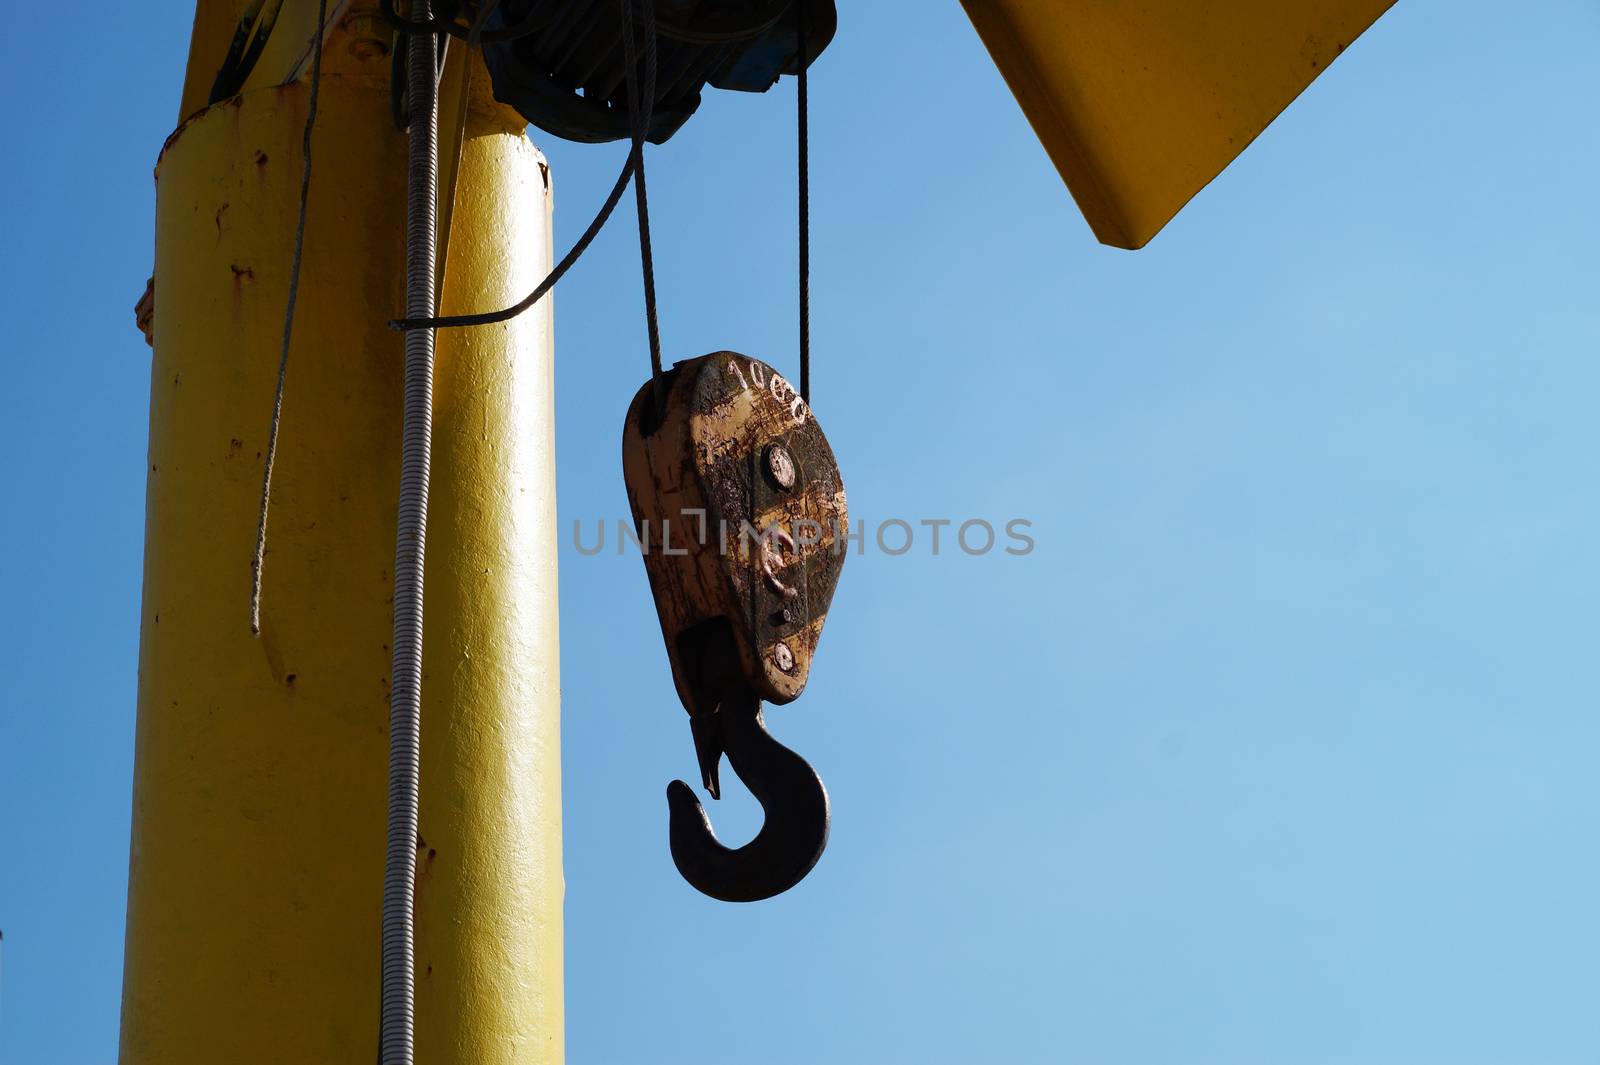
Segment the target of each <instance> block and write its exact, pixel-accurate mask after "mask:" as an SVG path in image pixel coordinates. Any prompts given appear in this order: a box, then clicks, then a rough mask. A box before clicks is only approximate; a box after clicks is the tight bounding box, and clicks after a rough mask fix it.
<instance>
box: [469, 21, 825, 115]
mask: <svg viewBox="0 0 1600 1065" xmlns="http://www.w3.org/2000/svg"><path fill="white" fill-rule="evenodd" d="M802 5H803V7H804V10H803V11H802V10H799V9H800V8H801V7H802ZM655 23H656V41H655V48H656V69H657V74H656V92H655V98H654V100H652V101H649V103H650V104H651V105H652V106H651V107H650V109H649V110H650V111H651V113H652V116H653V117H652V119H651V122H650V127H649V131H648V134H647V136H648V138H649V140H650V141H651V142H653V143H655V144H660V143H662V142H664V141H666V140H667V139H668V138H669V137H671V136H672V135H673V134H674V133H676V132H677V131H678V127H680V126H682V125H683V124H684V122H686V121H687V120H688V118H689V116H690V115H692V114H694V112H695V109H696V108H697V107H699V106H700V93H701V91H702V90H703V89H704V88H705V87H706V86H707V85H710V86H711V87H712V88H716V89H735V90H738V91H739V92H766V91H767V90H768V89H770V88H771V87H772V86H773V85H774V84H776V82H777V80H778V77H779V76H780V75H782V74H794V73H797V72H798V69H799V66H800V63H799V58H800V56H801V55H804V56H805V61H806V63H807V64H809V63H810V61H811V60H813V59H815V58H816V57H817V56H818V55H819V54H820V53H821V52H822V50H823V49H824V48H826V47H827V46H828V42H830V41H831V40H833V33H834V29H835V26H836V25H837V15H836V13H835V10H834V3H833V0H655ZM486 25H487V30H486V31H485V33H484V35H483V57H484V62H485V63H486V64H487V65H488V67H489V73H490V75H491V77H492V78H493V80H494V94H495V97H496V99H498V100H500V101H501V102H502V103H507V104H510V105H511V106H512V107H515V108H516V109H517V110H518V111H519V112H520V113H521V114H522V116H523V117H524V118H526V119H527V120H528V121H529V122H531V123H533V124H534V125H535V126H538V127H539V128H540V129H542V130H544V131H545V132H547V133H553V134H555V135H556V136H558V137H565V138H567V139H568V140H575V141H587V142H590V143H596V142H600V141H613V140H623V139H625V138H627V137H628V135H629V122H628V106H627V85H626V81H625V74H626V66H625V61H624V59H623V45H622V20H621V13H620V12H619V10H618V5H617V4H615V3H613V2H609V0H503V2H502V3H501V4H500V5H499V7H497V8H496V9H495V11H494V13H493V14H492V15H491V16H490V17H489V20H488V22H487V24H486ZM800 26H804V27H805V40H804V42H802V41H801V40H800V37H799V29H798V28H799V27H800ZM802 43H803V45H804V47H803V48H802Z"/></svg>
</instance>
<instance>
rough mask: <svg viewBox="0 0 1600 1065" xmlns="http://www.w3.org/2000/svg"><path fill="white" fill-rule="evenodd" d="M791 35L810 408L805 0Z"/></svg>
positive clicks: (803, 379)
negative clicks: (795, 45)
mask: <svg viewBox="0 0 1600 1065" xmlns="http://www.w3.org/2000/svg"><path fill="white" fill-rule="evenodd" d="M794 9H795V27H796V28H795V34H796V36H797V38H798V39H799V42H800V47H799V51H798V53H797V55H796V59H795V61H796V62H797V63H798V64H799V67H800V69H799V70H798V71H797V72H796V78H797V80H798V83H799V85H798V92H797V102H796V105H795V110H796V111H797V112H798V116H797V120H796V125H797V127H798V135H797V139H798V140H799V145H798V151H797V155H798V156H799V169H800V174H799V187H800V188H799V200H800V212H799V213H800V398H801V399H802V400H804V401H805V403H806V406H808V407H809V406H810V405H811V130H810V117H809V111H810V107H809V102H808V100H807V99H806V0H795V5H794Z"/></svg>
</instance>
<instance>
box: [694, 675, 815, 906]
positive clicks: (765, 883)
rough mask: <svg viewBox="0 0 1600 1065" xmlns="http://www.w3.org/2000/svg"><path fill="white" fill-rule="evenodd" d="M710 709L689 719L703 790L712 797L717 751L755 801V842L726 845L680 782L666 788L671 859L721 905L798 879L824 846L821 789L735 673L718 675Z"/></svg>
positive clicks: (770, 891) (773, 892)
mask: <svg viewBox="0 0 1600 1065" xmlns="http://www.w3.org/2000/svg"><path fill="white" fill-rule="evenodd" d="M725 678H726V679H725V681H724V683H723V686H722V687H723V693H722V698H721V700H720V701H719V705H718V707H717V709H716V712H715V713H712V714H706V715H703V716H701V717H697V718H694V719H692V724H693V726H694V731H695V747H696V749H697V750H698V752H699V755H700V767H701V773H702V776H703V777H704V780H705V785H706V790H707V791H709V792H710V793H711V795H712V797H713V798H715V797H718V796H719V793H720V788H719V785H718V781H717V766H718V763H719V762H720V761H721V757H722V754H723V753H724V752H726V753H727V755H728V762H729V764H730V765H732V766H733V771H734V772H735V773H736V774H738V777H739V779H740V780H742V781H744V784H745V787H747V788H749V789H750V793H751V794H752V795H754V796H755V797H756V800H757V801H758V802H760V803H761V808H762V810H763V811H765V813H766V820H765V821H764V822H763V824H762V826H761V831H760V832H758V833H756V837H755V839H752V840H751V841H750V842H749V843H746V844H745V845H744V846H742V847H727V846H724V845H723V844H722V843H720V842H718V840H717V837H716V835H715V834H714V833H713V832H712V830H711V818H710V817H708V816H707V815H706V810H705V807H704V806H702V805H701V804H700V800H699V799H698V798H696V797H695V793H694V789H692V788H690V787H689V785H687V784H685V783H684V782H683V781H681V780H674V781H673V782H672V783H671V784H669V785H667V806H668V808H669V810H670V812H671V830H670V838H671V842H672V862H673V864H674V865H676V866H677V867H678V872H679V873H681V874H682V875H683V878H684V879H685V880H687V881H688V882H689V883H690V885H692V886H693V887H694V888H696V889H697V890H699V891H701V892H703V893H705V894H707V895H710V896H711V897H712V898H714V899H721V900H722V901H724V902H756V901H758V900H760V899H767V898H771V897H772V896H774V895H777V894H780V893H782V892H784V891H788V890H789V889H790V888H792V887H794V886H795V885H796V884H798V883H799V882H800V881H801V879H802V878H804V877H805V875H806V874H807V873H809V872H810V871H811V868H812V866H814V865H816V864H817V859H818V858H821V857H822V849H823V848H824V847H826V846H827V845H828V819H829V813H828V791H827V789H826V788H825V787H823V785H822V778H820V777H819V776H817V772H816V770H814V769H812V768H811V766H810V764H809V763H807V762H806V760H805V759H804V758H801V757H800V756H799V755H798V754H796V753H794V752H793V751H791V750H790V749H789V748H787V747H785V746H784V745H783V744H781V743H779V742H778V741H777V740H775V739H773V738H772V736H771V735H769V734H768V732H767V727H766V721H765V720H764V719H763V717H762V713H761V700H760V698H759V697H757V696H756V695H755V693H754V692H752V691H751V690H750V686H749V685H748V684H747V683H746V682H745V681H744V679H743V678H742V677H740V676H738V675H737V674H736V673H729V674H726V675H725Z"/></svg>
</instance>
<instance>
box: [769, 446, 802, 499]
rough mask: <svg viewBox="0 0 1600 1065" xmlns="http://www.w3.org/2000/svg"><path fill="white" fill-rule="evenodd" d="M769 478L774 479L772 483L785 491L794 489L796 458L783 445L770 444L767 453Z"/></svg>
mask: <svg viewBox="0 0 1600 1065" xmlns="http://www.w3.org/2000/svg"><path fill="white" fill-rule="evenodd" d="M765 457H766V464H767V476H768V477H771V478H772V483H773V484H775V485H777V486H778V487H779V488H782V489H783V490H784V491H786V492H787V491H788V490H789V489H791V488H793V487H794V482H795V476H796V472H795V465H794V456H793V455H791V454H789V452H788V449H786V448H785V447H784V446H783V445H782V444H768V445H767V452H766V456H765Z"/></svg>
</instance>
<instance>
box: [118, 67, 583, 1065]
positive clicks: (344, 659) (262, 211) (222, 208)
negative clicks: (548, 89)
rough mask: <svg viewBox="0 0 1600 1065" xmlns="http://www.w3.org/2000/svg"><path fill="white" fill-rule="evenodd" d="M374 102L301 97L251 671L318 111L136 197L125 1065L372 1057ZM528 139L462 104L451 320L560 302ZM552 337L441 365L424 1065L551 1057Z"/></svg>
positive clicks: (377, 283) (499, 329) (273, 126)
mask: <svg viewBox="0 0 1600 1065" xmlns="http://www.w3.org/2000/svg"><path fill="white" fill-rule="evenodd" d="M337 47H340V44H339V42H337V41H336V42H335V43H334V44H332V45H330V48H337ZM377 67H378V69H375V70H374V71H373V72H372V73H371V74H370V75H363V74H359V73H330V75H329V76H328V77H327V78H326V79H325V82H324V85H323V89H322V102H321V113H320V116H319V118H318V124H317V130H316V141H315V146H316V160H317V162H316V171H315V176H314V178H313V182H312V191H311V201H310V203H311V207H310V220H309V226H308V230H307V239H306V251H305V267H304V273H303V279H302V287H301V292H300V304H299V314H298V319H297V322H296V327H295V339H294V349H293V355H292V357H291V362H290V366H289V376H288V390H287V396H286V401H285V414H284V423H283V430H282V441H281V450H280V453H279V456H278V463H277V469H276V477H275V480H274V485H273V507H272V517H271V526H270V530H271V531H270V537H269V540H268V552H267V556H266V565H265V588H264V598H263V610H262V620H263V633H262V637H261V638H260V639H254V638H252V637H251V635H250V631H249V625H248V608H247V607H248V595H249V585H250V556H251V546H252V542H253V536H254V528H255V522H256V503H257V495H258V492H259V489H260V479H261V460H262V452H263V450H264V448H265V443H266V434H267V427H268V417H269V414H270V411H271V402H272V390H273V383H274V379H275V373H276V365H277V352H278V344H279V331H280V327H281V322H282V315H283V308H284V298H285V290H286V284H287V276H288V267H289V260H290V249H291V240H292V234H293V230H294V220H295V211H296V206H297V196H298V189H299V179H300V165H301V156H300V138H301V133H302V128H303V124H304V121H305V108H306V103H307V87H306V86H305V85H304V84H297V85H291V86H288V87H283V88H276V87H267V88H261V89H257V90H254V91H248V92H246V93H245V94H244V95H243V96H242V97H240V98H237V99H236V100H233V101H229V102H227V103H224V104H221V105H218V106H217V107H214V108H211V109H209V110H206V111H204V112H203V113H201V114H199V115H197V116H196V117H194V118H193V119H192V120H191V121H189V122H188V123H187V124H185V125H184V126H183V127H182V128H181V130H180V131H179V132H178V133H177V134H175V135H174V137H173V138H172V139H171V140H170V141H169V142H168V144H167V146H166V148H165V150H164V153H163V155H162V158H161V161H160V164H159V166H158V169H157V211H156V215H157V225H156V269H155V278H156V280H155V315H154V348H155V351H154V364H153V371H152V377H151V415H150V454H149V466H148V501H147V523H146V535H147V546H146V558H145V583H144V603H143V615H142V627H143V631H142V643H141V652H140V687H139V717H138V729H137V764H136V769H135V785H134V810H133V838H132V849H131V869H130V882H129V900H128V902H129V906H128V933H127V956H126V972H125V986H124V1000H123V1029H122V1062H123V1063H124V1065H146V1063H150V1065H154V1063H161V1065H201V1063H204V1065H216V1063H218V1062H227V1063H230V1065H233V1063H241V1065H248V1063H255V1062H262V1063H268V1062H270V1063H272V1065H283V1063H288V1062H292V1063H295V1065H302V1063H304V1065H310V1063H323V1062H327V1063H333V1062H339V1063H349V1062H370V1061H372V1060H374V1057H375V1052H376V1041H377V1031H378V1000H379V994H378V987H379V923H380V910H381V893H382V880H383V866H384V827H385V809H386V799H385V791H386V758H387V739H386V735H385V732H386V729H387V713H388V710H387V695H388V677H387V673H388V670H389V648H388V643H389V635H390V594H391V584H390V576H391V574H390V569H391V565H392V560H393V551H394V545H393V539H394V531H395V518H396V496H397V489H398V456H399V443H400V411H401V389H400V367H401V341H400V337H399V335H398V334H396V333H393V332H391V331H390V330H388V329H387V328H386V327H385V324H384V323H385V321H386V319H388V318H389V317H391V316H392V315H393V314H394V313H395V312H396V311H398V310H399V309H400V308H401V305H402V300H401V296H402V288H403V284H402V281H403V264H402V243H403V224H404V212H405V208H404V202H405V195H404V193H405V178H404V153H405V140H404V138H403V137H402V136H400V135H399V134H397V133H396V132H395V130H394V128H393V125H392V123H391V122H390V119H389V103H388V99H387V95H386V93H387V82H388V72H387V61H386V60H382V61H379V62H378V63H377ZM473 81H474V84H475V85H478V86H487V84H488V78H487V77H486V76H484V75H483V74H482V72H481V71H480V72H479V74H478V76H476V77H475V78H474V79H473ZM522 129H523V124H522V122H521V121H520V119H517V118H515V117H514V116H512V115H510V114H508V113H507V112H505V111H504V110H502V109H500V108H499V107H497V106H496V105H494V104H493V103H492V102H491V101H489V100H488V99H487V98H486V93H485V94H484V95H483V96H481V97H475V98H474V100H473V104H472V107H471V109H470V112H469V116H468V128H467V132H466V136H465V138H464V144H463V148H462V156H461V163H460V166H461V181H460V183H459V186H458V189H457V194H456V198H455V203H454V222H453V228H454V231H455V237H454V239H453V240H452V242H451V245H450V249H449V257H448V268H447V277H446V281H445V289H444V298H443V309H444V310H445V311H446V312H450V311H454V310H464V309H482V308H486V307H495V306H501V305H503V304H504V303H506V302H509V301H510V300H512V299H514V298H517V297H520V296H521V295H523V294H524V293H526V292H527V291H528V290H529V289H531V288H532V287H533V285H534V284H535V283H536V282H537V281H538V279H539V278H540V277H542V276H543V274H544V273H545V271H546V270H547V269H548V267H549V260H550V256H549V205H550V197H549V187H548V176H547V171H546V168H545V165H544V162H543V159H542V158H541V157H540V156H539V154H538V152H537V151H536V150H535V149H534V148H533V146H532V145H531V144H530V143H529V142H528V140H527V139H526V138H525V137H524V136H522ZM549 307H550V305H549V304H548V303H546V304H544V305H543V306H542V307H540V308H536V309H535V310H533V311H531V312H529V313H528V314H526V315H524V316H522V317H521V318H519V319H517V320H515V321H514V322H511V323H507V324H504V325H497V326H492V327H487V328H483V329H477V330H471V331H449V332H445V333H442V334H441V335H440V338H439V350H438V375H437V388H436V398H435V404H436V407H435V414H434V436H433V448H434V451H433V492H432V507H431V515H430V520H429V541H428V558H427V577H426V582H427V619H426V620H427V634H426V649H425V659H424V676H423V725H422V737H423V741H422V742H423V747H422V806H421V829H422V837H423V838H422V840H420V841H419V844H418V846H419V850H420V861H419V873H418V883H417V926H418V928H417V989H418V1003H417V1005H418V1014H417V1053H418V1060H420V1061H425V1062H429V1063H435V1065H448V1063H461V1065H469V1063H470V1065H528V1063H535V1062H543V1063H555V1062H560V1061H561V1060H562V1057H563V1042H562V891H563V884H562V874H561V810H560V801H561V788H560V768H559V761H558V753H559V720H558V698H559V696H558V685H559V678H558V672H557V665H558V647H557V627H556V601H557V595H556V547H557V542H556V528H555V493H554V481H555V472H554V461H553V449H554V434H553V429H554V425H553V410H552V359H551V356H552V351H551V321H550V311H549Z"/></svg>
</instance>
